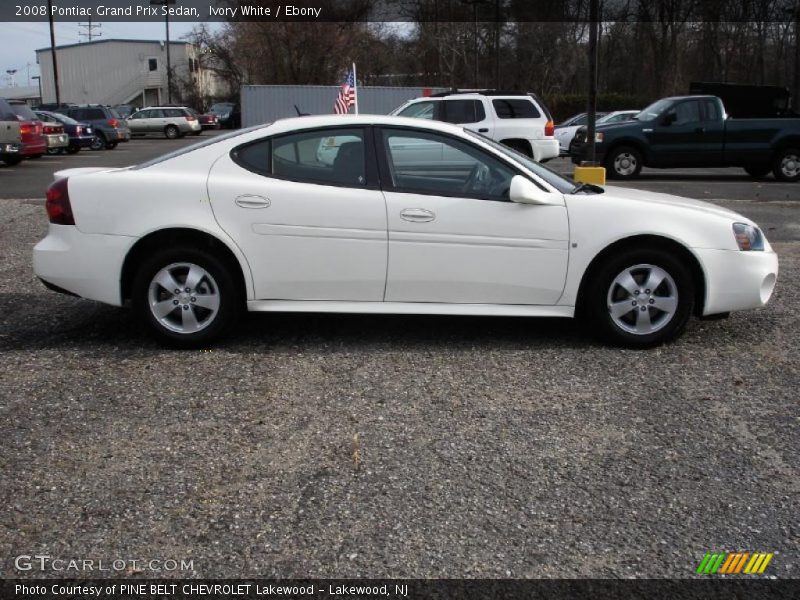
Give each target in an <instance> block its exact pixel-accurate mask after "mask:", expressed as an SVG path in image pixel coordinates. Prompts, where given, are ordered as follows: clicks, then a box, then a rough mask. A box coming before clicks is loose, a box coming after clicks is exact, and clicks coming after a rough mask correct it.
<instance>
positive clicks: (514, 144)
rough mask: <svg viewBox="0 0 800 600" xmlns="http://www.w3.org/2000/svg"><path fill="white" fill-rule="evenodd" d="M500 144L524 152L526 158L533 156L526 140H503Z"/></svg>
mask: <svg viewBox="0 0 800 600" xmlns="http://www.w3.org/2000/svg"><path fill="white" fill-rule="evenodd" d="M502 144H503V145H504V146H508V147H509V148H511V149H512V150H516V151H517V152H519V153H520V154H524V155H525V156H527V157H528V158H533V150H532V149H531V145H530V144H529V143H528V142H523V141H521V140H503V142H502Z"/></svg>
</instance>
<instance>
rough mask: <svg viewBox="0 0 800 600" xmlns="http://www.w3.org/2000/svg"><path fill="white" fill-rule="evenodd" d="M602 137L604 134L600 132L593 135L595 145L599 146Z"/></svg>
mask: <svg viewBox="0 0 800 600" xmlns="http://www.w3.org/2000/svg"><path fill="white" fill-rule="evenodd" d="M604 137H605V134H604V133H603V132H602V131H598V132H597V133H595V134H594V141H595V143H597V144H599V143H600V142H602V141H603V138H604Z"/></svg>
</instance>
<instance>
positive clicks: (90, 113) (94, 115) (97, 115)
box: [85, 108, 106, 121]
mask: <svg viewBox="0 0 800 600" xmlns="http://www.w3.org/2000/svg"><path fill="white" fill-rule="evenodd" d="M85 118H86V119H92V120H95V121H99V120H102V119H105V118H106V113H105V112H103V109H102V108H87V109H86V117H85Z"/></svg>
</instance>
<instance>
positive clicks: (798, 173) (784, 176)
mask: <svg viewBox="0 0 800 600" xmlns="http://www.w3.org/2000/svg"><path fill="white" fill-rule="evenodd" d="M772 173H773V174H774V175H775V179H777V180H778V181H797V180H798V179H800V148H784V149H783V150H780V151H779V152H778V153H777V154H776V155H775V160H774V161H773V163H772Z"/></svg>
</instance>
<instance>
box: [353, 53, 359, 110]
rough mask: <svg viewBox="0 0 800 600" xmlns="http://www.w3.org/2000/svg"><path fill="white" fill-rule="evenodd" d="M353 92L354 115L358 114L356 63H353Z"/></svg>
mask: <svg viewBox="0 0 800 600" xmlns="http://www.w3.org/2000/svg"><path fill="white" fill-rule="evenodd" d="M353 91H354V92H355V94H354V97H355V106H356V114H358V79H357V78H356V63H353Z"/></svg>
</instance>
